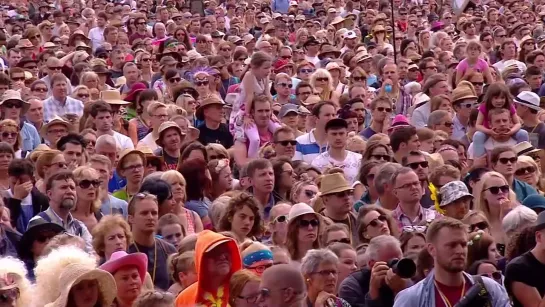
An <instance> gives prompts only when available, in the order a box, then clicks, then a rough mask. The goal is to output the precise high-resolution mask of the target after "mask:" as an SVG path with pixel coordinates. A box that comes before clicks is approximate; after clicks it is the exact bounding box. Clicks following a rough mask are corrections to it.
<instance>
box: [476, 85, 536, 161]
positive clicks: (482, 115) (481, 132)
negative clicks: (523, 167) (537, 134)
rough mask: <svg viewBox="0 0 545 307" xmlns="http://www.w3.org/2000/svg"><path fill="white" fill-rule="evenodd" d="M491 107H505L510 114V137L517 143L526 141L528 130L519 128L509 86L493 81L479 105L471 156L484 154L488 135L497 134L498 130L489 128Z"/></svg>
mask: <svg viewBox="0 0 545 307" xmlns="http://www.w3.org/2000/svg"><path fill="white" fill-rule="evenodd" d="M492 109H507V110H509V113H510V114H511V121H512V123H513V126H512V127H511V130H509V132H508V133H507V134H508V135H509V136H510V137H513V138H515V139H516V140H517V143H520V142H524V141H528V132H527V131H526V130H524V129H521V128H520V127H521V125H520V122H519V119H518V117H517V113H516V110H515V107H514V106H513V103H512V101H511V95H510V94H509V88H508V87H507V86H506V85H505V84H503V83H493V84H491V85H490V87H489V88H488V90H487V92H486V95H485V96H484V103H483V104H481V106H480V107H479V115H478V116H477V123H476V125H475V127H476V128H477V131H476V132H475V134H474V135H473V157H475V158H477V157H481V156H483V155H484V154H485V148H484V143H485V142H486V140H487V139H488V137H490V136H498V135H499V133H501V132H498V131H494V130H492V129H490V123H489V121H488V112H489V111H490V110H492Z"/></svg>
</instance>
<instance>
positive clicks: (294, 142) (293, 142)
mask: <svg viewBox="0 0 545 307" xmlns="http://www.w3.org/2000/svg"><path fill="white" fill-rule="evenodd" d="M274 143H275V144H280V145H282V146H288V145H291V146H295V145H297V141H295V140H293V141H277V142H274Z"/></svg>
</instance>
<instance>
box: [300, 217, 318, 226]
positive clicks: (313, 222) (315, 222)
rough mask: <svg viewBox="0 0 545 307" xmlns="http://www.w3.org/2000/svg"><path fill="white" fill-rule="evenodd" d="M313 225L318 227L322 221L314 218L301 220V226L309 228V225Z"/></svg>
mask: <svg viewBox="0 0 545 307" xmlns="http://www.w3.org/2000/svg"><path fill="white" fill-rule="evenodd" d="M309 225H310V226H312V228H316V227H318V226H319V225H320V221H319V220H317V219H314V220H299V227H301V228H307V227H308V226H309Z"/></svg>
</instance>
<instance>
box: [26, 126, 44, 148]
mask: <svg viewBox="0 0 545 307" xmlns="http://www.w3.org/2000/svg"><path fill="white" fill-rule="evenodd" d="M22 124H23V125H22V127H21V137H22V139H23V146H22V147H21V149H22V150H24V151H33V150H34V148H36V147H38V145H40V144H41V143H42V138H41V137H40V134H38V130H36V127H34V125H32V124H29V123H26V122H23V123H22Z"/></svg>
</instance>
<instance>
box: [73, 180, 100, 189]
mask: <svg viewBox="0 0 545 307" xmlns="http://www.w3.org/2000/svg"><path fill="white" fill-rule="evenodd" d="M78 185H79V187H80V188H82V189H88V188H89V187H90V186H91V185H92V186H93V187H94V188H98V187H99V186H100V180H88V179H84V180H82V181H80V182H79V183H78Z"/></svg>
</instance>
